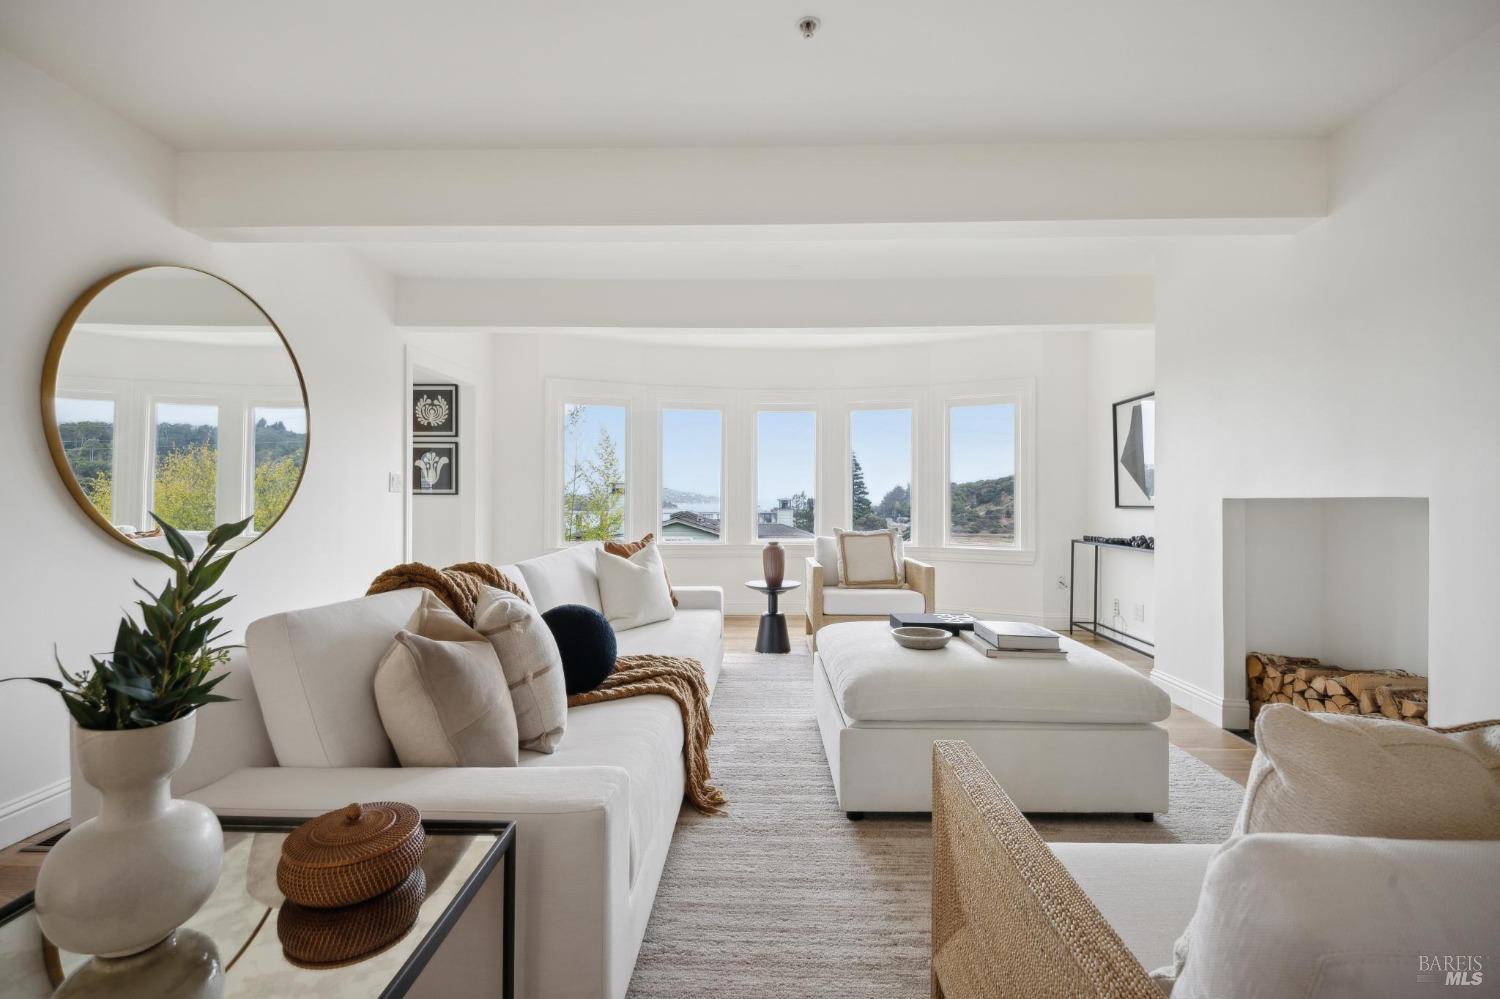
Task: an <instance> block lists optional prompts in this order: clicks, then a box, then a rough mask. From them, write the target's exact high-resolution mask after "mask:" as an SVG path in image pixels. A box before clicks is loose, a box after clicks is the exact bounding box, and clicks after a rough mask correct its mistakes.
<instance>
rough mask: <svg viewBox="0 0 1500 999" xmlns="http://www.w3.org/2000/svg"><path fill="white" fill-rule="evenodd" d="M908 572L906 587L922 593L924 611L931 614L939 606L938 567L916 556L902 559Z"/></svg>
mask: <svg viewBox="0 0 1500 999" xmlns="http://www.w3.org/2000/svg"><path fill="white" fill-rule="evenodd" d="M901 563H902V566H903V568H904V569H905V572H906V588H907V589H909V590H916V591H917V592H918V593H920V594H922V613H924V614H931V613H932V612H933V610H934V609H936V607H937V569H935V568H933V567H932V566H930V565H928V564H927V563H926V562H918V561H917V560H916V559H914V558H906V559H902V560H901Z"/></svg>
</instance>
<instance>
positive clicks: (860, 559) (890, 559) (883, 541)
mask: <svg viewBox="0 0 1500 999" xmlns="http://www.w3.org/2000/svg"><path fill="white" fill-rule="evenodd" d="M833 536H834V539H835V540H836V541H837V542H838V548H839V573H838V574H839V585H840V586H853V587H860V586H875V587H896V586H900V585H901V559H900V557H899V555H898V553H897V550H896V548H897V543H898V541H899V536H898V535H897V533H896V531H895V529H894V528H892V529H889V530H884V531H845V530H842V529H840V528H835V529H834V532H833Z"/></svg>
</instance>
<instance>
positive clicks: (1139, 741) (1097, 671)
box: [812, 621, 1172, 818]
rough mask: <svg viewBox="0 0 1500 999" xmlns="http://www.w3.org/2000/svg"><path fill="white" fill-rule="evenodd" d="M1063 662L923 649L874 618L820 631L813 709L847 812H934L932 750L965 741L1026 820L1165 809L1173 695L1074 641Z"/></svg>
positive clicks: (964, 649)
mask: <svg viewBox="0 0 1500 999" xmlns="http://www.w3.org/2000/svg"><path fill="white" fill-rule="evenodd" d="M1062 644H1063V648H1064V649H1065V650H1066V651H1067V653H1068V658H1067V659H1066V660H1063V659H1022V658H1015V657H1012V658H1004V657H1002V658H997V659H990V658H986V657H985V656H984V655H983V654H982V653H980V652H979V651H978V650H977V649H975V648H973V647H972V646H970V645H969V643H968V642H967V641H965V640H964V639H963V638H962V637H957V638H954V639H953V640H952V641H951V642H949V643H948V645H947V647H946V648H943V649H940V650H937V651H932V652H918V651H915V650H913V649H905V648H902V647H901V646H899V645H897V644H896V643H895V641H894V640H893V639H892V638H891V636H890V628H889V627H888V626H887V625H886V624H885V623H883V622H879V621H858V622H851V623H846V624H834V625H829V626H827V627H825V628H823V629H822V630H821V631H819V632H818V651H817V652H816V653H815V654H814V656H813V677H812V682H813V705H814V710H815V711H816V712H817V717H818V729H819V731H820V732H821V733H822V736H823V750H824V752H825V753H827V754H828V767H829V769H830V770H831V771H832V773H833V787H834V790H835V792H836V793H837V794H838V800H839V807H840V808H842V809H843V810H844V811H845V812H848V813H849V817H850V818H860V817H862V816H863V813H865V812H930V811H931V810H932V743H933V740H935V739H962V740H963V741H965V742H967V743H968V744H969V745H971V746H973V747H974V750H975V752H977V753H978V754H979V757H980V759H982V760H984V762H985V765H986V766H988V767H989V768H990V770H991V771H992V772H993V773H994V775H995V777H996V778H997V779H998V780H999V781H1000V785H1001V787H1003V788H1005V793H1006V794H1008V795H1010V797H1011V800H1013V801H1014V802H1015V803H1016V805H1017V807H1019V808H1020V809H1021V810H1022V811H1027V812H1133V813H1136V814H1137V815H1139V816H1140V817H1141V818H1150V817H1151V814H1152V813H1155V812H1162V811H1166V809H1167V779H1168V762H1167V759H1168V758H1167V733H1166V730H1164V729H1162V728H1161V727H1159V726H1158V725H1156V724H1155V723H1156V722H1159V721H1162V720H1164V719H1165V718H1166V717H1167V716H1168V715H1169V714H1170V713H1171V711H1172V702H1171V699H1170V698H1169V697H1168V696H1167V695H1166V693H1165V692H1164V691H1162V690H1161V689H1160V688H1159V687H1157V686H1156V685H1155V684H1153V683H1152V682H1151V681H1150V680H1148V679H1146V678H1145V677H1144V676H1142V675H1141V674H1139V673H1137V672H1136V671H1135V670H1133V669H1131V668H1130V667H1128V666H1125V665H1123V664H1121V663H1118V662H1116V661H1115V660H1113V659H1110V658H1109V657H1108V656H1105V655H1103V654H1102V653H1100V652H1097V651H1095V650H1093V649H1090V648H1088V647H1087V646H1084V645H1080V644H1078V643H1077V642H1074V641H1072V640H1071V639H1067V638H1064V639H1063V640H1062Z"/></svg>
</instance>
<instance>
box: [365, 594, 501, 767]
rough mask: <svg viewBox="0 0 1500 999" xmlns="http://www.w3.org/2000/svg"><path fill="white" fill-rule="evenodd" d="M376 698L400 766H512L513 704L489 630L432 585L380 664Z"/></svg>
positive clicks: (376, 676)
mask: <svg viewBox="0 0 1500 999" xmlns="http://www.w3.org/2000/svg"><path fill="white" fill-rule="evenodd" d="M375 704H376V706H377V707H379V709H380V721H381V724H383V725H384V726H385V732H386V735H387V736H388V737H389V738H390V740H391V745H392V746H393V747H394V748H395V750H396V758H397V759H399V760H400V761H401V765H402V766H403V767H513V766H515V765H516V764H517V763H518V762H520V745H519V739H518V738H517V736H516V712H515V709H514V708H513V707H512V706H511V699H510V691H509V689H508V688H507V687H506V684H505V674H504V673H503V672H501V669H500V659H499V657H498V656H496V655H495V650H494V647H492V646H491V645H490V643H489V642H488V641H487V640H486V639H485V637H484V636H483V635H481V634H479V632H477V631H475V630H474V629H473V628H471V627H469V626H468V625H467V624H465V623H464V622H463V621H462V620H461V619H460V618H459V616H458V615H457V614H454V613H453V612H452V611H451V610H449V609H448V608H447V607H446V606H445V605H444V604H443V602H442V601H440V600H438V598H437V597H436V596H434V595H433V594H431V593H424V594H423V597H422V606H420V607H418V608H417V611H416V613H415V614H413V615H412V619H411V622H410V623H409V624H408V625H407V626H406V627H405V628H403V629H402V630H401V631H400V632H399V633H398V634H397V635H396V640H395V641H394V642H393V643H392V644H391V647H390V650H389V651H387V652H386V654H385V658H384V659H382V660H381V661H380V667H379V668H378V669H377V670H376V671H375Z"/></svg>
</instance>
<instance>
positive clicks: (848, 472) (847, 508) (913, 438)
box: [843, 399, 922, 546]
mask: <svg viewBox="0 0 1500 999" xmlns="http://www.w3.org/2000/svg"><path fill="white" fill-rule="evenodd" d="M921 409H922V407H921V403H920V401H918V400H916V399H905V400H890V399H887V400H883V401H872V402H865V401H856V402H851V403H849V404H848V405H847V406H846V407H845V411H844V469H843V477H844V522H845V523H846V524H848V525H849V527H848V528H847V530H853V529H854V460H853V458H854V414H855V413H879V412H890V411H892V410H905V411H906V412H907V413H909V414H910V415H911V425H910V428H909V433H908V442H907V450H908V456H909V465H908V468H907V475H908V482H907V485H906V488H907V490H908V491H909V493H910V496H911V500H910V502H911V517H910V519H909V521H908V523H907V533H908V534H909V535H910V537H908V538H906V539H904V540H903V541H902V542H901V543H902V545H910V546H916V545H917V544H918V543H919V542H918V540H917V539H918V533H917V501H918V498H919V497H918V493H919V492H920V487H919V486H918V481H919V479H920V478H921V476H920V474H919V472H918V470H917V465H918V461H919V457H918V451H919V450H920V449H919V448H918V445H917V442H918V441H919V440H920V439H921V438H920V437H919V433H920V431H919V429H918V424H919V422H920V420H921Z"/></svg>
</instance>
